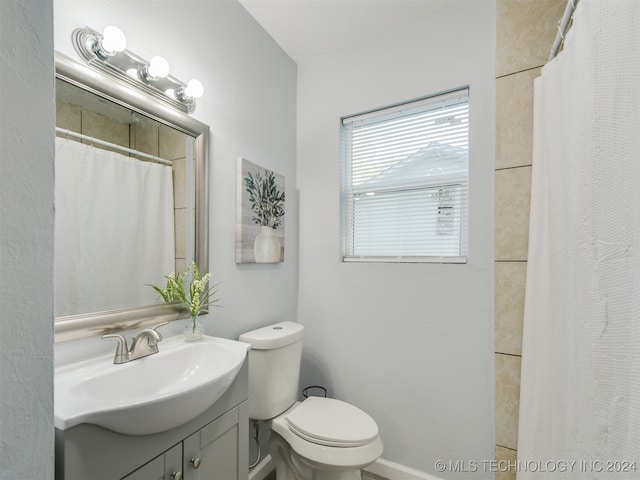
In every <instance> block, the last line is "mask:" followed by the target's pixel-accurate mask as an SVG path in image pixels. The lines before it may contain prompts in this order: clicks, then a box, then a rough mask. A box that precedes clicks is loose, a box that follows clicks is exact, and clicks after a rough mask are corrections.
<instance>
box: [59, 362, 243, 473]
mask: <svg viewBox="0 0 640 480" xmlns="http://www.w3.org/2000/svg"><path fill="white" fill-rule="evenodd" d="M247 378H248V377H247V365H246V363H245V365H244V366H243V367H242V369H241V370H240V372H239V373H238V376H237V377H236V379H235V380H234V382H233V383H232V384H231V386H230V387H229V389H228V390H227V391H226V392H225V393H224V395H223V396H222V397H221V398H220V400H218V401H217V402H216V403H215V404H214V405H212V406H211V407H210V408H209V409H208V410H206V411H205V412H204V413H202V414H201V415H199V416H198V417H196V418H195V419H193V420H192V421H190V422H188V423H186V424H185V425H181V426H179V427H177V428H174V429H172V430H170V431H167V432H161V433H158V434H154V435H123V434H119V433H116V432H112V431H110V430H106V429H104V428H101V427H98V426H96V425H90V424H81V425H78V426H76V427H73V428H70V429H68V430H57V429H56V475H55V478H56V480H88V479H91V480H179V479H180V477H182V480H246V479H247V478H248V475H249V472H248V463H249V458H248V457H249V452H248V446H249V445H248V443H249V418H248V408H247V395H248V380H247ZM172 475H173V477H172Z"/></svg>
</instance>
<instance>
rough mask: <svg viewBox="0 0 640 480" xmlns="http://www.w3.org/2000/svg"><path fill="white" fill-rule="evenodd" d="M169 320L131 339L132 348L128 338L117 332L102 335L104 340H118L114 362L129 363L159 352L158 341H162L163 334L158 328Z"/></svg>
mask: <svg viewBox="0 0 640 480" xmlns="http://www.w3.org/2000/svg"><path fill="white" fill-rule="evenodd" d="M168 323H169V322H162V323H160V324H158V325H156V326H155V327H153V328H146V329H144V330H142V331H141V332H140V333H139V334H138V335H136V336H135V337H134V338H132V339H131V348H129V347H128V346H127V339H126V338H124V337H123V336H122V335H119V334H117V333H107V334H106V335H103V336H102V339H103V340H111V339H114V340H117V341H118V345H117V346H116V354H115V356H114V357H113V363H115V364H120V363H127V362H130V361H132V360H136V359H138V358H142V357H146V356H147V355H153V354H154V353H158V342H160V341H162V335H161V334H160V332H158V331H157V330H156V329H157V328H160V327H163V326H165V325H167V324H168Z"/></svg>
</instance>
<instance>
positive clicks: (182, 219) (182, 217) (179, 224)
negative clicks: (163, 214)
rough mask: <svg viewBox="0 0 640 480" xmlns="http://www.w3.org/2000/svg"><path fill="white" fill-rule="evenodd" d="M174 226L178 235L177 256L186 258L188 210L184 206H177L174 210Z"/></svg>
mask: <svg viewBox="0 0 640 480" xmlns="http://www.w3.org/2000/svg"><path fill="white" fill-rule="evenodd" d="M173 212H174V222H175V223H174V228H175V235H176V258H185V255H186V244H185V242H186V238H185V237H186V234H185V231H186V228H187V211H186V209H184V208H177V209H175V210H174V211H173Z"/></svg>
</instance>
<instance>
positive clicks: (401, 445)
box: [298, 0, 495, 478]
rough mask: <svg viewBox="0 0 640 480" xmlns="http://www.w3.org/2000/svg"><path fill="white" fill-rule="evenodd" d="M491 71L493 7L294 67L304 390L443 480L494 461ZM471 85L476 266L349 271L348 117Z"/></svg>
mask: <svg viewBox="0 0 640 480" xmlns="http://www.w3.org/2000/svg"><path fill="white" fill-rule="evenodd" d="M494 68H495V4H494V2H491V1H480V2H478V1H464V0H460V1H455V2H450V4H449V5H447V6H446V7H444V8H443V9H442V10H441V11H439V12H437V13H436V14H434V15H433V16H431V17H429V18H428V19H423V20H420V21H417V22H416V24H415V25H413V26H412V27H410V28H407V29H405V30H404V31H402V32H400V33H396V34H393V35H387V36H385V35H383V34H381V36H380V37H379V38H377V39H375V40H374V41H372V42H370V43H368V44H365V43H364V42H363V43H362V44H359V45H352V46H345V49H344V51H343V52H341V53H339V54H335V55H328V56H324V57H320V58H316V59H314V60H311V61H308V62H304V63H301V64H300V65H298V188H299V189H300V192H301V193H300V297H299V314H298V320H299V321H300V322H301V323H303V324H304V325H305V327H306V336H305V348H304V354H303V355H304V363H303V371H302V383H303V385H310V384H316V383H319V384H324V385H326V386H328V387H329V390H330V393H331V394H332V395H333V396H335V397H336V398H340V399H344V400H347V401H349V402H351V403H353V404H354V405H356V406H359V407H361V408H363V409H364V410H365V411H367V412H368V413H370V414H371V415H372V416H373V418H374V419H375V420H376V421H377V422H378V425H379V427H380V429H381V434H382V438H383V440H384V442H385V452H384V454H383V458H385V459H387V460H390V461H392V462H396V463H400V464H402V465H405V466H408V467H412V468H415V469H418V470H421V471H424V472H429V473H433V474H437V475H438V476H441V477H444V478H452V475H455V474H452V473H451V472H444V473H438V472H436V471H435V467H434V462H435V461H436V460H438V459H443V460H445V461H447V460H453V461H455V460H462V461H464V460H466V461H469V460H476V461H478V462H480V461H481V460H491V459H492V458H493V438H494V421H493V419H494V400H493V399H494V393H493V389H494V383H493V369H494V367H493V265H492V260H493V232H492V230H493V227H492V225H493V205H492V198H493V159H494V129H495V127H494V122H495V120H494V101H495V85H494ZM467 84H468V85H470V115H471V127H470V180H469V184H470V188H469V190H470V201H469V204H470V228H469V238H470V243H469V262H468V264H466V265H435V264H433V265H430V264H353V263H350V264H345V263H342V262H341V261H340V257H339V256H340V217H339V211H340V210H339V119H340V117H341V116H344V115H348V114H353V113H358V112H363V111H367V110H370V109H375V108H378V107H381V106H385V105H389V104H393V103H397V102H401V101H406V100H410V99H413V98H417V97H421V96H425V95H428V94H433V93H437V92H441V91H445V90H448V89H451V88H455V87H460V86H464V85H467ZM467 475H468V477H469V478H492V474H491V473H488V472H484V471H482V469H481V468H480V469H479V471H478V472H477V473H476V474H475V475H474V474H471V473H469V474H467ZM465 478H467V477H465Z"/></svg>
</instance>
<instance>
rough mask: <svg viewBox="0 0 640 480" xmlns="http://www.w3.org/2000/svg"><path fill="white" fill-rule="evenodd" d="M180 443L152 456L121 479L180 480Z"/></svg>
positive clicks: (181, 477) (181, 476)
mask: <svg viewBox="0 0 640 480" xmlns="http://www.w3.org/2000/svg"><path fill="white" fill-rule="evenodd" d="M182 479H183V475H182V444H181V443H180V444H178V445H176V446H175V447H173V448H171V449H170V450H168V451H167V452H165V453H164V454H163V455H160V456H159V457H156V458H154V459H153V460H151V461H150V462H149V463H147V464H146V465H143V466H142V467H140V468H139V469H138V470H136V471H135V472H133V473H131V474H129V475H127V476H126V477H124V478H123V480H182Z"/></svg>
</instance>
